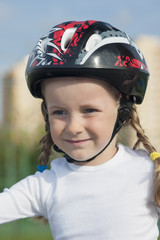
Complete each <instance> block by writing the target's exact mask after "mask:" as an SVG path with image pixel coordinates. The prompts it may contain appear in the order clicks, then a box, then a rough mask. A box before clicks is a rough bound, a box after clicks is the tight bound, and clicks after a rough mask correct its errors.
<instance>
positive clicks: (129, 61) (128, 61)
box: [114, 56, 148, 71]
mask: <svg viewBox="0 0 160 240" xmlns="http://www.w3.org/2000/svg"><path fill="white" fill-rule="evenodd" d="M115 58H116V59H117V61H116V63H115V64H114V66H117V67H131V68H139V69H144V70H146V71H148V69H147V66H146V65H145V64H144V63H142V62H141V61H139V60H137V59H134V58H131V57H129V56H117V57H115Z"/></svg>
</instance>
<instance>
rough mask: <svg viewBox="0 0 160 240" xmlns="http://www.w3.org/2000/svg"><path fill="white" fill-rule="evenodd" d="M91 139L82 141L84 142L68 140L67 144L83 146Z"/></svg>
mask: <svg viewBox="0 0 160 240" xmlns="http://www.w3.org/2000/svg"><path fill="white" fill-rule="evenodd" d="M89 140H90V139H82V140H66V142H68V143H70V144H72V145H75V146H76V145H81V144H84V143H86V142H88V141H89Z"/></svg>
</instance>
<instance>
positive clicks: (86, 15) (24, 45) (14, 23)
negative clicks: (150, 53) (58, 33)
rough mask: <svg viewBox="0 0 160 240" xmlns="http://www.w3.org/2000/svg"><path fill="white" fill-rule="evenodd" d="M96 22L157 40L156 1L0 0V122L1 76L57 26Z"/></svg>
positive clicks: (159, 9) (159, 6) (159, 5)
mask: <svg viewBox="0 0 160 240" xmlns="http://www.w3.org/2000/svg"><path fill="white" fill-rule="evenodd" d="M89 19H90V20H100V21H105V22H108V23H110V24H112V25H113V26H115V27H117V28H119V29H120V30H123V31H125V32H127V33H128V35H129V36H130V37H131V38H133V39H135V38H136V37H138V36H140V35H154V36H157V37H159V38H160V0H134V1H129V0H114V1H113V0H109V1H108V0H98V1H95V0H79V1H76V0H59V1H55V0H38V1H37V0H23V1H22V0H0V119H1V116H2V101H1V99H2V94H3V92H2V81H1V79H2V76H3V75H4V73H5V72H6V71H7V70H9V69H10V68H11V67H12V66H13V65H14V64H15V63H16V62H18V61H20V60H21V59H23V58H24V57H25V56H26V55H27V54H29V53H30V52H31V51H32V49H33V47H34V46H35V44H36V42H37V41H38V39H39V38H40V37H41V36H43V35H44V34H45V33H47V32H48V31H49V30H50V29H51V28H52V27H53V26H55V25H56V24H58V23H61V22H65V21H70V20H89Z"/></svg>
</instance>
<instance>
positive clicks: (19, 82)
mask: <svg viewBox="0 0 160 240" xmlns="http://www.w3.org/2000/svg"><path fill="white" fill-rule="evenodd" d="M27 58H28V57H25V58H24V59H23V60H22V61H20V62H18V63H17V64H16V65H15V66H13V67H12V68H11V69H10V70H9V71H8V72H7V73H6V74H5V75H4V77H3V98H4V99H3V124H4V125H6V126H7V127H9V128H10V129H14V130H21V131H24V132H28V133H33V132H34V131H35V130H36V129H37V127H38V126H40V125H41V124H42V120H43V119H42V114H41V111H40V103H41V100H40V99H35V98H34V97H32V95H31V94H30V92H29V90H28V88H27V84H26V81H25V67H26V63H27Z"/></svg>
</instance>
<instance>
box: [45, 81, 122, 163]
mask: <svg viewBox="0 0 160 240" xmlns="http://www.w3.org/2000/svg"><path fill="white" fill-rule="evenodd" d="M43 93H44V97H45V100H46V104H47V109H48V115H49V123H50V132H51V136H52V139H53V142H54V143H55V144H56V145H57V146H58V147H59V148H60V149H62V150H63V151H64V152H65V153H67V154H68V155H69V156H70V157H72V158H74V159H77V160H79V161H84V160H86V159H89V158H91V157H93V156H94V155H96V154H97V153H98V152H100V151H101V150H102V149H103V148H104V147H105V146H106V144H107V143H108V142H109V140H110V138H111V135H112V132H113V128H114V125H115V122H116V118H117V109H118V105H119V104H118V101H115V99H114V98H113V97H112V96H111V94H112V93H111V91H110V90H109V89H108V90H107V87H106V84H105V82H103V81H100V80H96V79H89V78H79V77H71V78H69V77H61V78H54V79H47V80H46V81H45V82H44V86H43ZM116 150H117V149H116V138H114V139H113V140H112V142H111V144H110V145H109V146H108V148H106V149H105V150H104V151H103V152H102V153H101V154H100V155H99V156H97V157H96V158H95V159H94V160H93V161H91V162H88V163H85V164H87V165H97V164H101V163H103V162H105V161H107V160H108V159H110V158H112V157H113V155H114V154H115V153H116ZM78 164H82V163H78ZM83 164H84V163H83Z"/></svg>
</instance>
